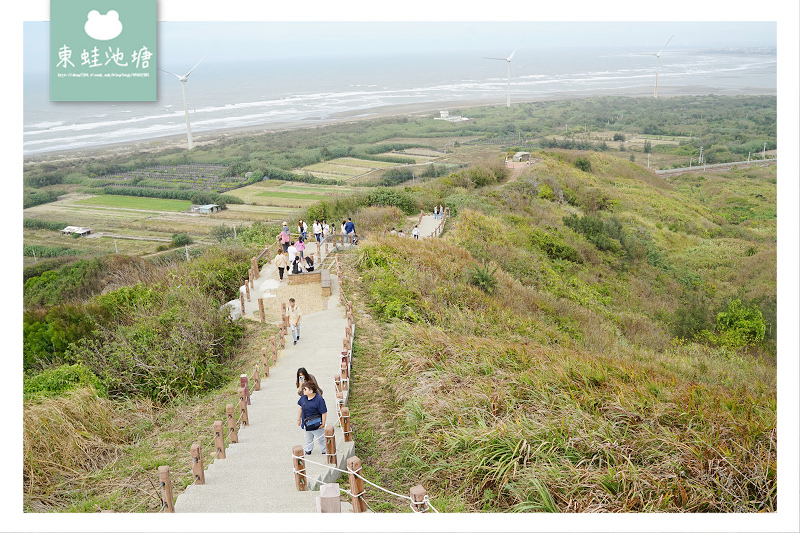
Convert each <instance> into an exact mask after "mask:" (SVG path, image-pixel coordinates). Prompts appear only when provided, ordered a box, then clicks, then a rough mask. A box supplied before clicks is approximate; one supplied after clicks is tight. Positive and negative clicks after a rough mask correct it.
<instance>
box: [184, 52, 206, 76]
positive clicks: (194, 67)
mask: <svg viewBox="0 0 800 533" xmlns="http://www.w3.org/2000/svg"><path fill="white" fill-rule="evenodd" d="M207 57H208V54H206V55H204V56H203V59H201V60H200V61H198V62H197V64H196V65H195V66H193V67H192V69H191V70H190V71H189V72H187V73H186V76H185V77H187V78H188V77H189V74H191V73H192V72H194V69H196V68H197V67H198V66H199V65H200V63H202V62H203V61H204V60H205V58H207Z"/></svg>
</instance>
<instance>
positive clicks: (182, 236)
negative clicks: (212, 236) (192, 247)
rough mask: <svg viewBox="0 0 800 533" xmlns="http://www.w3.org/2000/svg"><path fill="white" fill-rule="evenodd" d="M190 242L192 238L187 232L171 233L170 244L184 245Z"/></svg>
mask: <svg viewBox="0 0 800 533" xmlns="http://www.w3.org/2000/svg"><path fill="white" fill-rule="evenodd" d="M189 244H192V238H191V237H189V235H188V234H187V233H175V234H173V235H172V246H186V245H189Z"/></svg>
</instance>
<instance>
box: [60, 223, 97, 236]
mask: <svg viewBox="0 0 800 533" xmlns="http://www.w3.org/2000/svg"><path fill="white" fill-rule="evenodd" d="M92 233H94V230H93V229H91V228H81V227H78V226H67V227H66V228H64V229H62V230H61V235H80V236H81V237H85V236H86V235H90V234H92Z"/></svg>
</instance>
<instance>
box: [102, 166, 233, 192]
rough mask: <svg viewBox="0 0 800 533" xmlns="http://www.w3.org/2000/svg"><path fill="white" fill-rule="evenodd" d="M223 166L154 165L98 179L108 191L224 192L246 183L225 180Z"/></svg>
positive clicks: (230, 178)
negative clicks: (121, 189) (150, 189)
mask: <svg viewBox="0 0 800 533" xmlns="http://www.w3.org/2000/svg"><path fill="white" fill-rule="evenodd" d="M227 170H228V166H227V165H215V164H204V163H194V164H189V165H174V166H165V165H157V166H153V167H148V168H145V169H140V170H132V171H129V172H123V173H121V174H107V175H105V176H102V177H101V178H100V179H102V180H106V181H108V182H109V186H111V187H130V186H132V185H136V186H139V187H151V188H157V189H173V188H180V189H190V190H196V191H207V192H220V193H222V192H227V191H230V190H231V189H235V188H237V187H240V186H241V185H242V183H244V182H245V181H246V178H245V177H243V176H225V173H226V172H227Z"/></svg>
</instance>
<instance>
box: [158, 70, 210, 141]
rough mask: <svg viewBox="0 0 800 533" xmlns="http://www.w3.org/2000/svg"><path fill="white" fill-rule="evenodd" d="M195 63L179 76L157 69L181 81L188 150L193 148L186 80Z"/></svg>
mask: <svg viewBox="0 0 800 533" xmlns="http://www.w3.org/2000/svg"><path fill="white" fill-rule="evenodd" d="M203 59H205V57H203ZM203 59H201V60H200V61H198V62H197V65H199V64H200V63H202V62H203ZM197 65H195V66H193V67H192V68H191V69H190V70H189V72H187V73H186V74H184V75H183V76H179V75H178V74H175V73H173V72H170V71H168V70H164V69H163V68H160V69H158V70H160V71H162V72H166V73H167V74H171V75H172V76H175V77H176V78H178V81H179V82H181V92H183V114H184V115H186V138H187V139H188V141H189V150H191V149H192V148H194V143H192V130H191V128H189V108H188V107H186V82H187V81H188V80H189V74H191V73H192V72H194V69H196V68H197Z"/></svg>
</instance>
